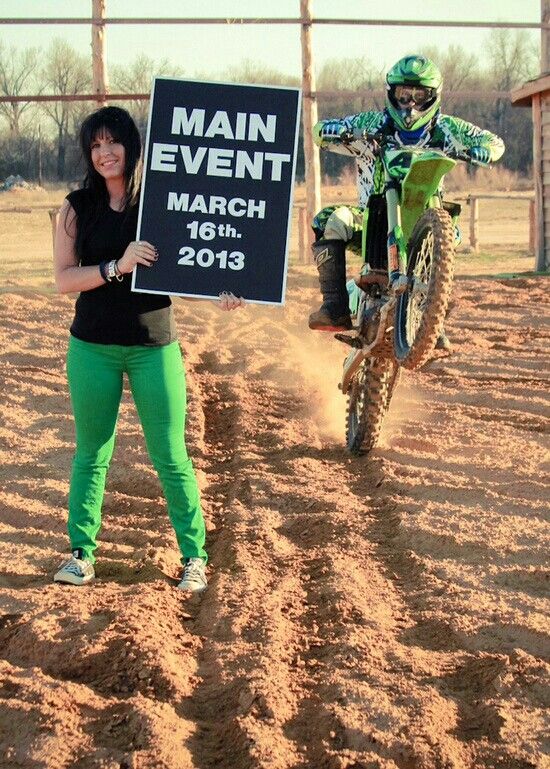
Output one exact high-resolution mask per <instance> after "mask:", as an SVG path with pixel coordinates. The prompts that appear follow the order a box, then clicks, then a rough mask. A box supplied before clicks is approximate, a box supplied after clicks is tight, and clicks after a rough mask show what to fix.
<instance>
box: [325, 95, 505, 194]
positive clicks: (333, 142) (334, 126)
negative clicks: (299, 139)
mask: <svg viewBox="0 0 550 769" xmlns="http://www.w3.org/2000/svg"><path fill="white" fill-rule="evenodd" d="M354 131H355V132H357V133H359V132H360V131H366V132H367V133H370V134H376V133H381V134H383V135H386V136H392V137H393V138H394V139H395V142H396V144H397V145H398V146H418V147H433V148H434V149H439V150H442V151H443V152H444V153H445V154H446V155H449V156H450V157H453V156H456V154H457V153H464V152H466V151H467V150H471V149H472V148H474V147H479V148H483V149H485V150H487V152H488V162H494V161H495V160H498V159H499V158H500V157H501V155H502V154H503V152H504V142H503V141H502V139H500V138H499V137H498V136H497V135H496V134H494V133H491V131H485V130H483V129H482V128H479V127H478V126H476V125H474V124H473V123H469V122H468V121H467V120H462V119H461V118H458V117H452V116H451V115H442V114H439V115H438V116H437V117H436V118H435V120H434V121H433V122H432V123H431V124H430V125H428V126H425V127H424V128H422V129H420V130H419V131H415V132H413V131H399V130H397V129H396V126H395V124H394V123H393V120H392V119H391V117H390V116H389V115H388V113H387V112H385V111H384V112H378V111H374V110H372V111H369V112H359V113H357V114H356V115H349V116H348V117H344V118H340V119H335V120H321V121H320V122H319V123H317V125H316V126H315V127H314V129H313V138H314V141H315V143H316V144H317V145H318V146H319V147H321V149H326V150H330V151H331V152H339V153H341V154H342V155H353V156H354V157H355V158H356V159H357V171H358V176H357V186H358V192H359V205H360V206H363V207H364V206H366V205H367V203H368V200H369V197H370V195H372V193H379V192H381V191H382V189H383V186H384V174H383V169H382V164H381V162H380V160H378V158H376V157H375V156H374V154H373V151H372V144H371V143H370V142H368V141H366V140H365V139H357V140H355V141H352V142H350V143H346V144H344V143H343V142H342V141H341V139H340V135H341V134H342V133H344V132H345V133H352V132H354Z"/></svg>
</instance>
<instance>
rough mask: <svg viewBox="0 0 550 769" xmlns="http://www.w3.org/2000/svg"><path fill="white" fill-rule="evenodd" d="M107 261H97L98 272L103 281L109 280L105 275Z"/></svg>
mask: <svg viewBox="0 0 550 769" xmlns="http://www.w3.org/2000/svg"><path fill="white" fill-rule="evenodd" d="M108 264H109V262H100V263H99V274H100V275H101V277H102V278H103V280H104V282H105V283H108V282H109V278H108V277H107V265H108Z"/></svg>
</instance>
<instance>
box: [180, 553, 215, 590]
mask: <svg viewBox="0 0 550 769" xmlns="http://www.w3.org/2000/svg"><path fill="white" fill-rule="evenodd" d="M207 585H208V582H207V580H206V574H205V563H204V561H203V559H202V558H188V559H187V561H186V562H185V567H184V569H183V576H182V578H181V582H180V583H179V585H178V589H179V590H187V591H188V592H190V593H202V591H203V590H206V586H207Z"/></svg>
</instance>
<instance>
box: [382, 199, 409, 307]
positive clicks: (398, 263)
mask: <svg viewBox="0 0 550 769" xmlns="http://www.w3.org/2000/svg"><path fill="white" fill-rule="evenodd" d="M386 202H387V211H388V278H389V283H390V290H391V293H392V295H394V296H395V295H396V294H402V293H403V292H404V291H406V289H407V285H408V278H407V248H406V244H405V238H404V237H403V230H402V229H401V207H400V200H399V191H398V190H397V189H396V188H395V187H393V186H390V187H389V188H388V189H386Z"/></svg>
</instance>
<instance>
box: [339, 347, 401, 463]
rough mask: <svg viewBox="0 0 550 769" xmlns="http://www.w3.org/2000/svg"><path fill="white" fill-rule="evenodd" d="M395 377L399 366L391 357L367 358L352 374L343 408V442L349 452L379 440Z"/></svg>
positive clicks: (397, 376)
mask: <svg viewBox="0 0 550 769" xmlns="http://www.w3.org/2000/svg"><path fill="white" fill-rule="evenodd" d="M398 378H399V367H398V366H397V365H396V363H395V361H394V360H393V359H391V358H366V359H365V360H364V361H363V363H362V364H361V366H360V368H359V370H358V371H357V373H356V375H355V376H354V377H353V380H352V383H351V388H350V391H349V394H348V407H347V412H346V444H347V448H348V451H350V452H351V453H352V454H357V453H359V451H361V450H363V451H370V450H371V449H373V448H375V446H376V445H377V444H378V439H379V437H380V430H381V428H382V422H383V420H384V417H385V416H386V412H387V411H388V408H389V405H390V401H391V397H392V395H393V391H394V389H395V386H396V384H397V380H398Z"/></svg>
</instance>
